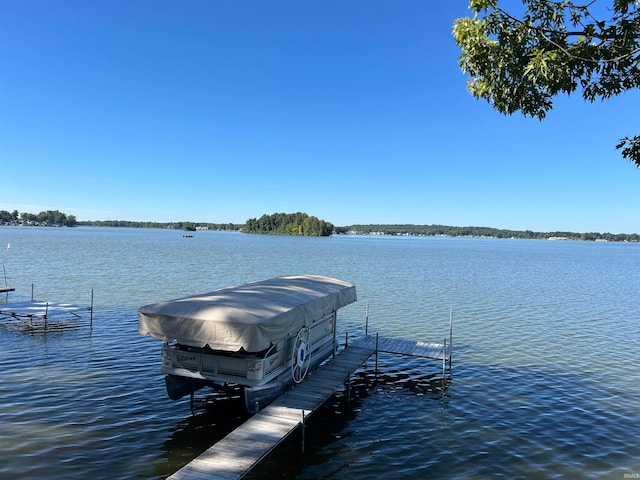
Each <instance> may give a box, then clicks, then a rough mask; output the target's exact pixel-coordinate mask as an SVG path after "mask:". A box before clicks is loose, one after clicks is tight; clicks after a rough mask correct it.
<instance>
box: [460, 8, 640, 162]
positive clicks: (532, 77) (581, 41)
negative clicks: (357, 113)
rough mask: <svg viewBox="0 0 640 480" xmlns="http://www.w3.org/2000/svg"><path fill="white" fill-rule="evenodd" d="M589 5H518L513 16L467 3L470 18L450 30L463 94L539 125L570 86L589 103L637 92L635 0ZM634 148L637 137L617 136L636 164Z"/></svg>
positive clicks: (639, 46)
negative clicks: (463, 81) (520, 9)
mask: <svg viewBox="0 0 640 480" xmlns="http://www.w3.org/2000/svg"><path fill="white" fill-rule="evenodd" d="M596 2H597V0H594V1H592V2H590V3H586V4H580V5H578V4H574V3H573V2H571V1H549V0H522V3H523V5H524V11H523V12H522V13H521V14H520V15H515V14H511V13H508V12H507V11H506V10H504V9H502V8H500V7H499V6H498V0H470V1H469V7H470V9H471V10H472V11H473V12H474V16H473V17H471V18H468V17H467V18H459V19H456V20H455V22H454V25H453V35H454V38H455V41H456V43H457V44H458V46H459V47H460V49H461V51H462V54H461V56H460V59H459V62H460V68H461V70H462V71H463V72H465V73H466V74H468V75H469V80H468V82H467V89H468V90H469V92H471V94H472V95H473V96H475V97H476V98H480V99H484V100H486V101H487V102H489V103H490V104H491V105H492V106H493V107H494V108H495V109H496V110H498V111H499V112H500V113H503V114H508V115H510V114H512V113H515V112H518V111H519V112H521V113H522V114H524V115H525V116H530V117H536V118H538V119H540V120H542V119H544V118H545V116H546V114H547V112H548V111H549V110H551V109H552V108H553V98H554V97H555V96H556V95H558V94H561V93H565V94H570V93H573V92H575V91H576V89H578V87H580V89H581V93H582V97H583V98H584V100H586V101H589V102H593V101H595V100H596V99H601V100H606V99H608V98H611V97H612V96H617V95H620V94H621V93H623V92H625V91H628V90H632V89H636V88H638V87H640V66H639V61H640V2H637V1H635V0H614V1H613V5H612V6H609V7H608V8H605V9H601V10H597V9H596V7H597V5H596ZM601 12H604V14H607V15H608V18H606V19H599V18H597V17H598V15H599V14H600V13H601ZM639 145H640V137H638V136H635V137H633V138H629V137H625V138H624V139H622V140H621V142H620V143H618V145H617V146H616V148H618V149H622V156H623V157H624V158H627V159H628V160H630V161H632V162H634V163H635V164H636V165H637V166H638V167H640V147H639Z"/></svg>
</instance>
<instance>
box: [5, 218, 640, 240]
mask: <svg viewBox="0 0 640 480" xmlns="http://www.w3.org/2000/svg"><path fill="white" fill-rule="evenodd" d="M0 226H25V227H61V226H62V225H48V224H38V223H29V224H22V223H20V222H2V221H0ZM75 226H79V227H80V226H82V227H111V228H159V229H169V230H180V231H207V230H213V231H228V232H242V228H243V227H244V224H234V223H207V222H135V221H128V220H99V221H78V222H76V224H75ZM68 228H73V227H68ZM333 234H335V235H374V236H375V235H377V236H394V237H399V236H403V237H445V238H502V239H524V240H552V241H564V240H574V241H593V242H631V243H637V242H640V234H637V233H631V234H628V233H619V234H614V233H608V232H606V233H600V232H585V233H576V232H560V231H557V232H534V231H531V230H508V229H497V228H491V227H455V226H447V225H414V224H404V225H399V224H369V225H349V226H344V227H335V228H334V231H333Z"/></svg>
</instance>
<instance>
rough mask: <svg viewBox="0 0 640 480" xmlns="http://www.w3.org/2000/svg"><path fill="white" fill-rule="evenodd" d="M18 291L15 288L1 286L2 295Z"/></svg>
mask: <svg viewBox="0 0 640 480" xmlns="http://www.w3.org/2000/svg"><path fill="white" fill-rule="evenodd" d="M15 291H16V289H15V288H13V287H7V286H4V287H3V286H0V293H9V292H15Z"/></svg>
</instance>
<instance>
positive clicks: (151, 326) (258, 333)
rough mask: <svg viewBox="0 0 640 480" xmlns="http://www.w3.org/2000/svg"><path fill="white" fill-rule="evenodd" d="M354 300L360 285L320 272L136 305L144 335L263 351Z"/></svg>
mask: <svg viewBox="0 0 640 480" xmlns="http://www.w3.org/2000/svg"><path fill="white" fill-rule="evenodd" d="M355 301H356V287H355V286H354V285H351V284H350V283H347V282H344V281H342V280H337V279H335V278H330V277H322V276H318V275H296V276H285V277H276V278H272V279H270V280H264V281H261V282H254V283H248V284H246V285H241V286H238V287H228V288H223V289H221V290H215V291H213V292H210V293H204V294H201V295H194V296H190V297H185V298H179V299H177V300H170V301H166V302H159V303H154V304H152V305H147V306H145V307H141V308H140V309H138V331H139V332H140V333H141V334H142V335H147V334H150V335H151V336H152V337H153V338H157V339H158V340H164V341H167V342H171V341H173V340H176V341H177V342H178V343H181V344H183V345H190V346H194V347H204V346H206V345H208V346H209V347H210V348H212V349H216V350H229V351H238V350H240V348H244V350H245V351H247V352H259V351H262V350H264V349H266V348H269V346H270V345H271V344H272V342H277V341H279V340H281V339H284V338H286V337H287V336H288V335H296V334H297V333H298V331H299V330H300V329H301V328H302V327H303V326H309V325H310V324H311V323H312V322H313V321H315V320H319V319H321V318H322V317H323V316H325V315H327V314H329V313H331V312H334V311H336V310H338V309H339V308H341V307H344V306H345V305H349V304H350V303H353V302H355Z"/></svg>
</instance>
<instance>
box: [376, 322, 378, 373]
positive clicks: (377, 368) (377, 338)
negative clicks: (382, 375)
mask: <svg viewBox="0 0 640 480" xmlns="http://www.w3.org/2000/svg"><path fill="white" fill-rule="evenodd" d="M376 375H378V332H376Z"/></svg>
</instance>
